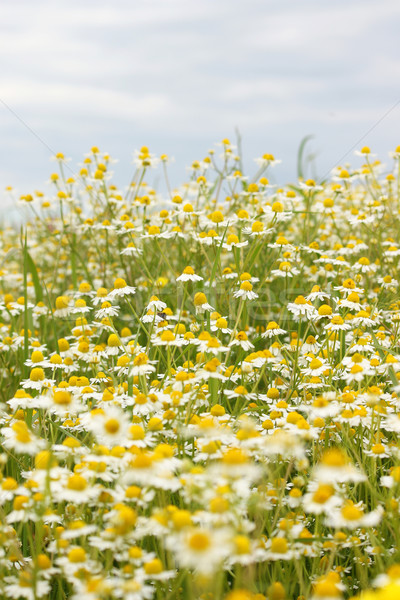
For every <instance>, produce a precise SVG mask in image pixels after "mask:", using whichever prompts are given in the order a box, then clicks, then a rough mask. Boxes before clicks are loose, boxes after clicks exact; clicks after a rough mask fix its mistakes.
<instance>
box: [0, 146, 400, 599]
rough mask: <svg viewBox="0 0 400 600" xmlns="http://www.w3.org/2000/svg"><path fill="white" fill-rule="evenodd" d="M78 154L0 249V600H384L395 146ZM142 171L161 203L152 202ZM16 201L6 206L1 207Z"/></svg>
mask: <svg viewBox="0 0 400 600" xmlns="http://www.w3.org/2000/svg"><path fill="white" fill-rule="evenodd" d="M356 154H357V156H356V157H354V159H353V162H354V163H355V166H353V167H351V166H350V165H347V164H346V165H344V166H337V167H335V168H334V169H333V170H332V173H331V174H330V176H329V177H328V178H327V179H326V180H324V181H322V182H316V181H313V180H311V179H306V178H305V177H303V176H301V175H302V174H301V173H300V177H299V178H298V180H296V181H295V182H294V183H291V184H288V185H285V186H281V187H280V186H277V185H273V184H271V183H270V181H269V178H270V177H271V174H272V172H273V167H274V165H275V164H276V163H277V160H276V159H275V157H274V156H273V155H272V154H264V155H263V156H262V157H259V158H257V159H255V167H254V172H253V173H250V174H249V175H248V176H246V174H245V173H244V172H243V165H242V160H241V156H240V153H238V150H237V148H235V146H233V145H232V144H231V143H230V141H229V140H227V139H225V140H223V141H222V142H221V143H220V144H218V145H216V146H215V150H212V151H210V152H209V153H208V154H207V156H206V157H205V158H203V159H201V160H198V161H195V162H193V164H192V165H191V167H190V169H189V170H188V174H187V181H186V182H185V183H183V184H182V185H181V186H180V187H179V188H177V189H171V187H170V185H169V180H168V163H169V157H168V156H167V155H162V156H155V155H153V154H152V153H151V152H150V151H149V149H148V148H147V147H142V148H141V149H140V150H138V151H137V152H135V155H134V161H133V162H134V167H133V176H132V179H131V181H130V182H128V183H127V185H126V186H125V187H124V188H121V189H120V188H118V187H117V185H116V184H114V183H113V179H112V169H113V159H112V158H111V157H110V156H109V155H107V154H105V153H104V152H101V151H100V150H99V149H98V148H97V147H93V148H92V149H91V152H90V153H89V154H87V155H86V156H85V158H84V160H83V163H82V164H81V165H80V166H78V167H76V169H75V167H72V166H71V163H70V162H68V160H67V159H66V158H65V157H64V155H63V154H61V153H60V154H57V155H56V156H55V157H54V159H55V161H56V163H55V164H56V168H55V172H54V173H52V174H51V175H50V182H51V192H50V193H46V194H44V193H42V192H40V191H35V192H33V193H32V194H26V195H23V196H20V197H16V198H15V202H16V203H17V204H18V205H19V207H20V209H21V211H23V214H24V223H23V225H21V226H15V227H6V226H3V227H2V228H1V231H0V243H1V246H0V256H1V271H0V283H1V300H0V311H1V317H0V318H1V323H0V331H1V337H0V361H1V365H0V378H1V384H0V396H1V397H0V401H1V405H0V442H1V454H0V540H1V544H0V595H1V597H2V598H15V599H18V598H23V599H28V600H36V599H39V598H50V599H52V600H53V599H54V600H63V599H66V598H71V599H73V600H114V599H120V598H121V599H124V600H150V599H152V598H154V599H156V600H175V599H177V600H186V599H188V600H195V599H196V600H197V599H202V600H265V599H268V600H285V599H288V600H292V599H299V600H340V599H342V598H343V599H348V598H360V599H362V600H396V599H398V598H400V549H399V543H400V527H399V523H400V446H399V438H398V434H399V432H400V347H399V336H400V294H399V278H400V271H399V256H400V240H399V231H400V146H399V147H398V148H397V149H396V150H394V151H393V152H390V153H389V159H387V164H386V165H384V164H383V163H381V161H380V160H379V159H378V158H377V157H376V156H374V155H373V154H372V152H371V150H370V149H369V148H368V147H363V148H361V150H360V151H359V152H357V153H356ZM154 169H157V172H158V173H161V175H162V177H164V181H165V189H166V190H167V191H166V192H165V193H163V194H160V193H159V192H157V190H155V189H154V188H153V187H152V185H151V183H149V182H150V181H152V179H153V177H154V173H153V170H154ZM8 193H9V194H11V195H12V194H13V190H12V189H9V190H8Z"/></svg>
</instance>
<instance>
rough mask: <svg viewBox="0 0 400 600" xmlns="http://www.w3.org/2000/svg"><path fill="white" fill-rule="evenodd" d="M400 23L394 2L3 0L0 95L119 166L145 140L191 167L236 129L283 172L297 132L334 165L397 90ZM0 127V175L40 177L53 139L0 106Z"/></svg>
mask: <svg viewBox="0 0 400 600" xmlns="http://www.w3.org/2000/svg"><path fill="white" fill-rule="evenodd" d="M17 8H18V10H17ZM399 25H400V4H399V3H398V2H397V0H381V1H380V3H379V5H377V4H376V2H373V1H372V0H363V1H360V0H336V1H335V2H334V3H328V2H321V1H320V0H303V1H302V2H298V0H282V1H281V2H276V1H274V0H247V2H245V3H244V2H242V1H239V0H218V2H215V0H203V1H202V2H199V1H198V0H196V1H195V0H168V1H165V0H146V2H137V1H132V0H114V2H113V3H109V2H106V0H97V1H96V2H95V1H94V0H88V2H86V3H82V2H81V1H78V0H69V1H67V0H58V1H57V2H53V1H52V0H38V1H37V2H35V3H32V2H31V1H30V0H19V1H18V3H17V5H16V4H15V2H13V1H12V0H4V1H3V2H2V3H1V5H0V61H1V67H2V78H1V81H0V97H1V98H3V99H4V101H5V102H6V103H7V104H9V106H10V107H11V108H12V109H13V110H14V111H15V112H16V113H17V114H18V115H19V116H20V117H21V118H22V119H23V120H24V121H25V122H26V123H27V124H28V125H29V126H30V127H31V128H33V129H34V130H35V132H36V133H37V134H38V135H39V137H41V138H42V139H43V140H44V142H45V143H46V144H47V145H48V146H50V147H55V148H56V149H57V150H58V149H62V150H65V151H66V152H68V153H69V154H70V155H71V156H72V158H73V159H74V160H75V161H76V162H78V161H79V159H80V157H81V155H82V154H83V152H85V151H86V150H87V149H88V147H90V145H92V144H94V143H96V144H100V145H103V147H104V148H105V149H107V150H110V151H111V150H112V151H113V152H114V154H116V155H117V156H118V157H119V158H121V170H120V173H121V175H122V176H123V177H125V176H126V175H127V173H128V167H127V166H126V165H128V164H129V159H130V151H131V150H133V148H134V147H135V146H138V145H140V144H142V143H148V144H150V145H151V146H152V149H154V150H155V151H160V152H161V151H162V152H168V153H170V154H175V156H176V159H177V160H176V163H175V165H174V166H173V167H172V169H173V172H172V174H171V177H172V178H174V177H175V178H177V177H178V176H182V177H184V176H185V172H184V168H183V166H184V165H186V164H189V163H190V162H191V160H192V159H193V158H198V157H201V154H202V153H203V152H206V151H207V149H208V148H209V147H210V146H211V145H212V143H213V142H214V141H218V140H219V139H221V138H222V137H224V136H228V137H231V136H232V134H233V131H234V128H235V126H238V127H239V128H240V130H241V133H242V135H243V138H244V145H245V147H246V152H247V155H249V156H255V155H258V154H260V153H262V152H265V151H271V152H274V153H276V154H279V156H280V157H281V158H282V159H283V161H284V163H283V167H282V177H287V178H289V177H292V176H293V175H294V170H293V163H294V161H295V156H296V150H297V147H296V146H297V144H298V143H299V141H300V139H301V137H302V136H303V135H305V134H307V133H314V134H316V136H317V138H318V139H319V140H320V144H321V146H322V147H324V144H326V146H325V149H324V154H325V155H326V162H327V163H329V162H332V160H333V158H334V157H335V156H340V155H341V154H343V148H344V149H346V148H348V147H351V144H352V143H354V142H355V141H357V139H359V138H360V137H361V136H362V135H363V133H365V132H367V131H368V130H369V129H370V128H371V126H372V125H374V124H375V123H376V122H377V121H378V120H379V119H380V117H381V116H382V115H383V114H384V113H385V111H386V110H387V109H388V108H389V107H390V106H391V105H392V104H393V103H394V102H395V100H396V99H397V98H398V84H397V81H398V79H399V77H400V60H399V59H398V33H397V32H398V29H399ZM398 123H399V110H398V109H396V110H394V111H393V112H392V113H391V114H390V115H388V116H387V117H386V118H385V119H384V120H383V121H382V122H381V123H379V126H377V127H376V128H375V129H374V130H373V131H372V133H371V134H370V136H369V140H370V143H371V145H373V146H374V142H375V143H376V144H378V146H379V147H378V148H377V149H378V151H379V150H380V148H382V149H384V150H386V149H388V148H389V147H391V146H392V145H393V144H394V143H398V142H397V141H396V140H394V139H393V138H394V136H395V132H396V130H398ZM0 124H1V127H2V132H3V136H2V137H3V139H2V144H1V145H0V161H1V164H2V169H3V171H2V173H0V178H1V180H2V181H4V182H5V183H9V182H10V179H12V180H13V181H14V182H15V179H16V178H17V177H20V179H21V181H22V183H23V184H24V185H25V184H26V185H28V184H29V183H30V182H32V184H34V185H38V182H39V181H40V180H41V179H42V180H45V179H46V178H47V175H48V169H49V166H48V163H47V157H48V154H49V151H48V149H47V148H46V146H45V145H43V144H42V145H40V142H39V141H38V139H37V138H35V137H34V136H33V135H32V133H31V132H30V131H29V129H27V128H26V127H24V126H23V125H22V124H21V122H20V121H18V119H17V118H16V117H15V116H14V115H13V114H12V113H11V112H9V111H7V110H6V109H5V108H4V107H3V109H2V110H0ZM325 140H326V141H325ZM122 153H129V159H128V160H127V159H126V158H125V160H123V159H124V157H123V156H122V155H121V154H122ZM124 165H125V166H124ZM286 165H287V166H286ZM129 168H130V167H129ZM19 172H20V175H19V176H18V173H19ZM0 185H1V184H0Z"/></svg>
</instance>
